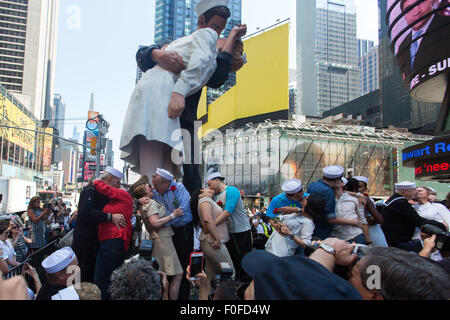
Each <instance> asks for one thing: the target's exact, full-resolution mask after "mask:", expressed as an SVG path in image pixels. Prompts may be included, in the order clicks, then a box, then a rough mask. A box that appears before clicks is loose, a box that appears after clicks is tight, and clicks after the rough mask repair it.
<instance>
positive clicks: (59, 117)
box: [51, 94, 66, 138]
mask: <svg viewBox="0 0 450 320" xmlns="http://www.w3.org/2000/svg"><path fill="white" fill-rule="evenodd" d="M53 105H54V108H55V118H54V119H52V120H53V121H51V122H52V124H53V125H54V127H55V128H56V129H58V132H59V136H60V137H63V138H64V125H65V123H64V122H65V121H64V119H65V117H66V104H65V103H64V101H63V100H62V96H61V95H60V94H55V96H54V98H53Z"/></svg>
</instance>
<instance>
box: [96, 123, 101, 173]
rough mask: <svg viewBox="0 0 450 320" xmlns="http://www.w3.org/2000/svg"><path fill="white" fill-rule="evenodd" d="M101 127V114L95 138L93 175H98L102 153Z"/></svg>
mask: <svg viewBox="0 0 450 320" xmlns="http://www.w3.org/2000/svg"><path fill="white" fill-rule="evenodd" d="M102 128H103V118H102V116H101V115H99V116H98V140H97V166H96V168H95V176H96V177H99V176H100V165H101V162H100V159H101V153H102Z"/></svg>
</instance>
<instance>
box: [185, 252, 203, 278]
mask: <svg viewBox="0 0 450 320" xmlns="http://www.w3.org/2000/svg"><path fill="white" fill-rule="evenodd" d="M204 257H205V255H204V253H203V252H192V253H191V258H190V263H189V266H190V268H189V274H190V277H189V279H190V280H200V279H199V278H196V277H195V276H196V275H197V274H199V273H201V272H202V270H203V263H204Z"/></svg>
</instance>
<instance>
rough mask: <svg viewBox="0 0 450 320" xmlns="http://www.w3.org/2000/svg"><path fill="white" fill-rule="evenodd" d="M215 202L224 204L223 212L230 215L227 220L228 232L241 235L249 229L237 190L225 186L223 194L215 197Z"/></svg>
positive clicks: (248, 222)
mask: <svg viewBox="0 0 450 320" xmlns="http://www.w3.org/2000/svg"><path fill="white" fill-rule="evenodd" d="M215 201H221V202H222V203H224V204H225V207H224V210H225V211H228V212H229V213H230V214H231V215H230V217H229V219H228V223H229V224H228V232H230V233H242V232H246V231H248V230H250V229H251V226H250V221H249V219H248V217H247V213H246V211H245V208H244V203H243V202H242V198H241V193H240V192H239V189H237V188H235V187H231V186H227V187H226V189H225V190H224V192H222V193H221V194H219V195H217V196H216V197H215Z"/></svg>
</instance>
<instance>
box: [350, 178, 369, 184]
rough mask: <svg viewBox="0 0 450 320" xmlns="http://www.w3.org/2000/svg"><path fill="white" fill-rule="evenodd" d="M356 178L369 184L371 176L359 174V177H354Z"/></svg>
mask: <svg viewBox="0 0 450 320" xmlns="http://www.w3.org/2000/svg"><path fill="white" fill-rule="evenodd" d="M353 178H355V179H356V180H358V181H360V182H364V183H365V184H369V178H367V177H362V176H357V177H353Z"/></svg>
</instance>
